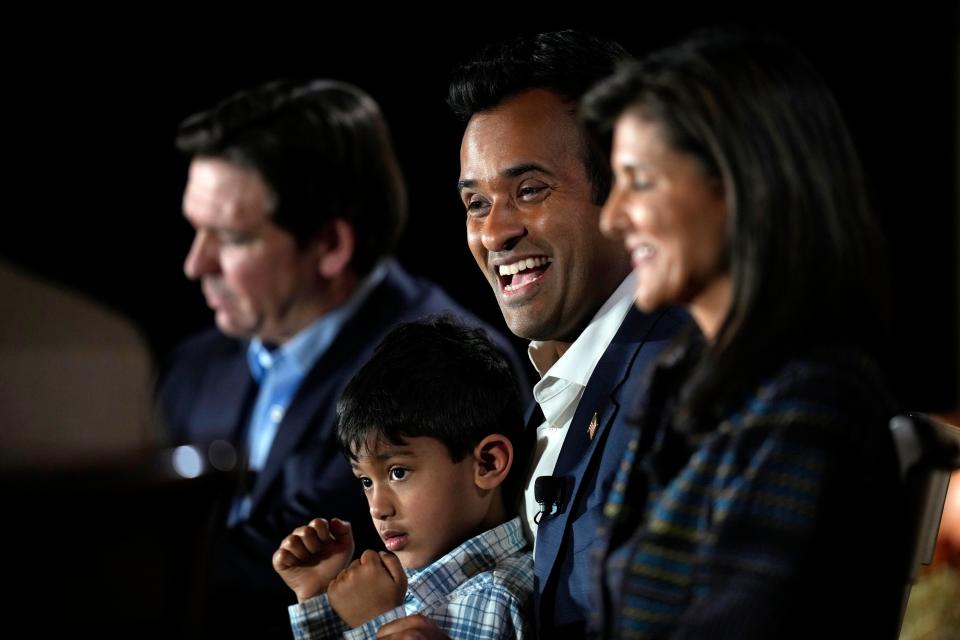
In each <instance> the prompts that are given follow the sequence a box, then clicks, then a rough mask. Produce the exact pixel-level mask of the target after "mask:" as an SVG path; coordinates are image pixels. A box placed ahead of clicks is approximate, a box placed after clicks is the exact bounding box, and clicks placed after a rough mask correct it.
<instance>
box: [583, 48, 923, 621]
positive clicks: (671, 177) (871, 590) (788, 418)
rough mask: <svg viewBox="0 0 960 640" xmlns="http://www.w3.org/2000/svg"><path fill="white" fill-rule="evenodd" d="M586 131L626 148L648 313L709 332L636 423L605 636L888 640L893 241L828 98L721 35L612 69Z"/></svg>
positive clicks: (896, 575)
mask: <svg viewBox="0 0 960 640" xmlns="http://www.w3.org/2000/svg"><path fill="white" fill-rule="evenodd" d="M582 112H583V115H584V119H585V121H586V122H587V124H588V127H589V128H590V129H591V130H592V131H593V133H594V134H595V136H596V137H597V138H598V139H599V140H601V141H609V140H610V136H611V134H612V153H611V158H612V164H613V170H614V176H615V184H614V187H613V190H612V192H611V194H610V197H609V199H608V201H607V203H606V205H605V207H604V210H603V215H602V219H601V226H602V227H603V230H604V231H605V232H606V233H608V234H610V235H615V236H618V237H622V239H623V242H624V244H625V245H626V247H627V249H628V250H629V251H630V252H631V256H632V260H633V268H634V270H635V271H636V274H637V288H636V303H637V306H638V307H639V308H640V309H641V310H643V311H651V310H653V309H656V308H659V307H662V306H665V305H683V306H686V307H687V308H688V310H689V311H690V313H691V315H692V317H693V319H694V320H695V326H694V327H692V328H691V331H690V332H688V333H687V334H686V335H684V336H683V337H682V339H680V340H679V341H678V342H677V344H676V345H675V346H674V348H673V349H671V350H668V352H667V353H666V354H665V357H663V358H661V359H660V361H659V363H658V366H656V367H655V368H654V370H653V371H652V378H651V384H650V386H649V391H648V393H647V395H646V396H645V397H644V398H641V399H639V400H640V402H639V404H638V406H637V408H636V418H637V426H638V430H637V432H636V437H635V438H634V440H633V441H632V443H631V445H630V447H629V449H628V451H627V452H626V454H625V457H624V461H623V465H622V466H621V472H620V475H619V476H618V478H617V480H616V482H615V485H614V487H613V491H612V493H611V497H610V500H609V502H608V504H607V507H606V512H607V517H608V519H607V525H606V528H605V530H604V532H603V534H604V535H605V536H606V552H605V555H604V557H603V563H602V565H601V572H600V575H601V579H600V581H599V584H598V593H599V595H600V597H599V598H598V606H597V609H596V610H597V612H598V613H597V619H596V620H595V623H596V627H597V629H596V630H597V631H598V632H599V633H602V634H603V635H604V636H622V637H644V638H646V637H683V638H688V637H689V638H726V637H731V638H754V637H757V638H768V637H769V638H783V637H819V636H822V635H823V634H825V633H826V634H827V635H832V634H834V633H838V632H840V633H843V632H846V633H849V634H852V635H853V636H855V637H869V638H876V637H889V636H892V635H893V634H894V633H895V631H896V628H897V623H898V615H899V599H900V596H901V593H902V591H901V589H902V586H903V565H904V563H905V555H906V554H905V552H904V551H903V548H904V547H903V545H904V539H905V538H904V534H905V526H906V524H905V520H906V519H905V517H904V516H903V515H902V514H903V513H904V511H903V510H902V498H901V493H900V485H899V479H898V474H897V465H896V456H895V452H894V449H893V444H892V440H891V437H890V435H889V430H888V428H887V421H888V419H889V418H890V417H891V416H892V415H893V414H894V413H895V405H894V404H893V402H892V400H891V398H890V395H889V393H888V392H887V390H886V388H885V386H884V383H883V381H882V379H881V375H880V373H879V369H878V367H877V365H876V364H875V362H874V360H873V358H872V355H871V354H876V353H878V350H879V349H880V347H881V344H882V336H883V334H884V331H883V324H884V323H883V319H884V315H885V314H884V313H883V303H884V299H885V297H884V291H883V282H884V279H883V277H882V276H881V275H880V272H882V271H883V258H882V256H881V234H880V232H879V229H878V225H877V223H876V221H875V220H874V218H873V216H872V213H871V211H870V209H869V206H868V204H867V202H866V198H865V189H864V185H863V178H862V175H861V170H860V165H859V161H858V159H857V156H856V153H855V151H854V149H853V145H852V143H851V140H850V137H849V135H848V133H847V130H846V127H845V125H844V123H843V119H842V117H841V115H840V112H839V109H838V108H837V106H836V104H835V102H834V100H833V98H832V97H831V95H830V93H829V91H828V89H827V88H826V86H825V84H824V82H823V81H822V80H821V78H820V77H819V76H818V75H817V73H816V72H815V71H814V70H813V69H812V67H811V66H810V65H809V64H808V63H807V62H806V61H805V60H804V59H803V58H802V57H801V56H800V55H799V54H798V53H796V52H795V51H794V50H793V49H791V48H790V47H789V46H787V45H785V44H784V43H782V42H781V41H779V40H776V39H774V38H770V37H767V36H762V35H756V34H745V33H740V32H733V31H716V30H715V31H710V32H701V33H699V34H696V35H694V36H692V37H690V38H688V39H687V40H685V41H683V42H682V43H680V44H678V45H676V46H673V47H670V48H668V49H665V50H663V51H661V52H658V53H655V54H653V55H651V56H650V57H648V58H647V59H645V60H643V61H641V62H637V63H630V64H629V65H627V66H625V67H623V68H621V69H620V70H619V72H618V73H617V74H615V75H614V76H613V77H611V78H609V79H608V80H606V81H604V82H603V83H601V85H599V86H598V87H596V88H595V89H594V90H593V91H592V92H591V93H589V94H588V95H587V96H586V98H585V99H584V102H583V107H582ZM901 558H904V560H903V561H901Z"/></svg>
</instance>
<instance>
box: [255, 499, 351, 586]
mask: <svg viewBox="0 0 960 640" xmlns="http://www.w3.org/2000/svg"><path fill="white" fill-rule="evenodd" d="M351 557H353V533H352V532H351V530H350V523H349V522H346V521H344V520H340V519H339V518H333V519H332V520H330V522H327V521H326V520H325V519H323V518H317V519H315V520H312V521H311V522H310V524H308V525H307V526H305V527H297V528H296V529H294V530H293V533H291V534H290V535H289V536H287V537H286V538H284V539H283V542H281V543H280V548H279V549H277V551H276V552H275V553H274V554H273V569H274V571H276V572H277V573H279V574H280V577H281V578H283V581H284V582H286V583H287V586H288V587H290V588H291V589H293V592H294V593H295V594H297V602H303V601H304V600H306V599H308V598H312V597H313V596H316V595H320V594H321V593H324V592H325V591H326V590H327V588H328V587H329V585H330V582H331V581H332V580H333V579H334V578H336V577H337V574H338V573H340V572H341V571H342V570H343V568H344V567H346V566H347V564H348V563H349V562H350V558H351Z"/></svg>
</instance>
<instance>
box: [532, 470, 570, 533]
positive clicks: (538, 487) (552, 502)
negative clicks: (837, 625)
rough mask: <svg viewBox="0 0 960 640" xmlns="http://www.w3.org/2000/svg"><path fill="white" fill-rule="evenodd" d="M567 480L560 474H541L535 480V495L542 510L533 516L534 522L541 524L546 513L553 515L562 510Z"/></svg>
mask: <svg viewBox="0 0 960 640" xmlns="http://www.w3.org/2000/svg"><path fill="white" fill-rule="evenodd" d="M565 484H566V481H565V480H564V478H562V477H558V476H540V477H538V478H537V479H536V480H534V482H533V497H534V499H535V500H536V501H537V504H539V505H540V511H538V512H537V515H535V516H533V522H534V524H540V520H541V519H542V518H543V516H544V515H548V516H552V515H553V514H555V513H556V512H557V511H559V510H560V504H561V502H563V487H564V485H565Z"/></svg>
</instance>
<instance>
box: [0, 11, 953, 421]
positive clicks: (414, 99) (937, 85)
mask: <svg viewBox="0 0 960 640" xmlns="http://www.w3.org/2000/svg"><path fill="white" fill-rule="evenodd" d="M840 4H841V3H834V4H833V5H831V4H826V3H824V4H821V5H819V6H817V5H811V4H810V3H793V4H792V5H790V6H789V7H786V8H783V7H781V8H777V9H771V8H768V9H764V10H762V11H760V12H756V11H748V10H747V9H746V8H729V7H726V8H724V9H723V10H720V9H715V8H714V9H707V10H704V9H703V8H701V7H697V6H696V5H689V4H684V3H679V2H675V3H666V4H664V3H660V4H658V5H656V6H652V5H651V6H646V5H644V4H642V3H632V4H631V5H630V7H631V8H630V10H629V12H626V11H625V10H624V9H617V8H615V7H614V6H613V5H612V4H611V3H604V2H591V3H589V8H590V9H591V11H590V12H588V11H586V10H585V9H580V10H577V11H563V10H559V9H557V8H555V7H548V6H540V5H538V6H526V5H514V6H513V7H512V8H510V9H505V8H497V7H493V6H489V5H478V6H469V7H467V6H464V7H462V8H459V9H457V10H455V11H454V10H443V9H438V10H435V11H434V12H432V13H431V14H429V15H417V13H416V11H415V10H408V11H406V12H403V13H398V12H395V13H394V14H393V15H382V14H381V13H380V10H379V9H374V8H373V7H369V8H358V9H357V10H356V11H353V12H351V13H350V14H349V15H347V14H344V15H338V16H332V15H329V14H321V13H319V12H318V11H305V12H290V13H286V14H283V15H281V14H279V10H278V12H276V13H269V14H264V15H260V14H256V13H250V14H248V15H245V16H242V17H240V18H237V17H236V15H235V12H236V11H237V7H234V8H233V9H231V10H230V12H231V13H229V15H232V16H234V17H233V18H232V19H226V18H225V17H224V16H220V17H218V18H217V19H212V18H209V17H200V16H196V15H190V14H188V13H183V14H182V15H175V14H173V13H172V11H171V13H170V14H168V15H161V16H157V15H121V14H117V13H111V14H110V15H106V14H104V15H102V16H98V15H96V14H91V13H89V12H87V13H84V14H83V15H76V16H70V15H66V16H64V15H58V20H57V22H56V24H55V25H54V24H49V23H48V21H46V19H45V17H44V18H41V17H37V18H36V19H35V20H33V21H28V20H26V19H15V20H14V19H11V20H10V22H9V23H8V24H7V29H6V31H7V32H8V36H11V37H9V38H7V44H3V45H0V53H2V54H3V55H4V58H5V60H6V61H7V62H6V68H7V73H6V74H5V84H6V89H5V91H4V93H5V95H6V98H5V99H4V101H5V102H6V109H5V110H6V111H7V114H8V115H7V119H8V122H7V132H6V133H7V141H6V142H7V143H8V144H6V145H4V147H3V150H4V154H3V155H4V156H6V158H5V160H6V161H5V162H4V165H5V167H6V168H5V169H4V172H5V173H6V176H5V180H4V181H3V182H4V184H5V187H6V189H5V190H6V191H7V198H5V199H4V202H5V204H6V209H7V210H6V215H4V217H3V226H2V228H0V229H2V230H0V255H3V256H5V257H7V258H8V259H10V260H12V261H13V262H15V263H17V264H20V265H22V266H24V267H26V268H28V269H29V270H31V271H33V272H35V273H39V274H42V275H44V276H46V277H48V278H50V279H52V280H55V281H57V282H61V283H64V284H67V285H69V286H71V287H73V288H76V289H79V290H81V291H84V292H86V293H88V294H90V295H91V296H93V297H95V298H97V299H99V300H101V301H103V302H105V303H107V304H108V305H110V306H112V307H113V308H115V309H117V310H119V311H121V312H123V313H125V314H126V315H128V316H130V317H131V318H132V319H134V320H135V321H136V322H137V323H138V324H139V326H140V327H141V328H142V330H143V332H144V335H145V336H146V337H147V340H148V342H149V344H150V346H151V347H152V349H153V350H154V353H155V354H156V355H157V356H158V358H161V359H162V356H163V355H164V354H165V353H166V352H167V351H168V350H169V349H170V347H171V346H173V344H175V343H176V342H177V341H178V340H179V339H180V338H182V337H183V336H185V335H186V334H188V333H189V332H191V331H193V330H196V329H198V328H200V327H203V326H206V325H208V324H209V323H210V322H211V314H210V312H209V311H208V310H207V309H206V307H205V305H204V303H203V298H202V296H201V294H200V292H199V287H198V286H197V285H195V284H193V283H189V282H187V280H186V279H185V278H184V276H183V273H182V271H181V266H182V261H183V258H184V256H185V255H186V252H187V249H188V247H189V242H190V237H191V234H190V229H189V227H188V225H187V224H186V222H185V221H184V220H183V218H182V217H181V215H180V196H181V192H182V188H183V185H184V181H185V176H186V167H187V162H186V160H185V159H183V158H181V157H179V156H178V154H177V153H176V152H175V151H174V149H173V146H172V139H173V135H174V132H175V130H176V126H177V123H178V122H179V121H180V120H182V119H183V118H184V117H186V116H187V115H190V114H191V113H193V112H195V111H198V110H200V109H204V108H207V107H209V106H211V105H212V104H213V103H214V102H216V101H218V100H219V99H221V98H223V97H225V96H226V95H227V94H229V93H232V92H234V91H236V90H239V89H242V88H246V87H249V86H252V85H255V84H258V83H260V82H262V81H266V80H269V79H273V78H275V77H279V76H287V77H302V78H310V77H333V78H338V79H342V80H346V81H348V82H351V83H354V84H356V85H358V86H360V87H362V88H363V89H365V90H366V91H368V92H369V93H370V94H371V95H372V96H373V97H374V98H375V99H376V100H377V101H378V102H379V103H380V105H381V106H382V108H383V110H384V112H385V114H386V117H387V119H388V121H389V123H390V125H391V127H392V130H393V134H394V139H395V143H396V146H397V150H398V154H399V156H400V161H401V163H402V166H403V169H404V172H405V175H406V178H407V181H408V184H409V196H410V198H409V199H410V205H411V221H410V224H409V226H408V228H407V232H406V236H405V239H404V241H403V243H402V245H401V248H400V251H399V256H400V258H401V261H402V262H404V263H405V264H406V265H407V266H408V267H409V268H410V269H411V270H412V271H414V272H416V273H419V274H423V275H427V276H429V277H431V278H433V279H434V280H436V281H438V282H440V283H441V284H442V285H443V286H444V287H445V288H446V289H447V290H448V291H449V292H451V294H452V295H454V297H456V298H458V299H459V300H461V301H462V302H463V303H464V304H466V305H467V306H468V307H470V308H472V309H474V310H475V311H476V312H478V313H479V314H480V315H482V316H484V317H486V318H488V319H491V320H492V321H494V322H495V323H497V325H498V326H502V320H501V317H500V314H499V311H498V309H497V308H496V304H495V302H494V298H493V296H492V295H491V293H490V291H489V289H488V286H487V284H486V283H485V281H484V280H483V279H482V277H481V276H480V274H479V272H478V270H477V268H476V266H475V265H474V263H473V259H472V257H471V256H470V254H469V252H468V250H467V248H466V242H465V234H464V225H463V215H464V214H463V209H462V205H461V204H460V202H459V199H458V198H457V194H456V189H455V183H456V179H457V176H458V169H459V167H458V150H459V140H460V134H461V131H462V125H461V124H460V123H457V122H456V121H454V119H453V118H452V116H451V115H450V114H449V113H448V112H447V108H446V106H445V104H444V96H445V90H446V81H447V77H448V75H449V71H450V69H451V68H452V66H453V65H454V63H455V62H456V61H458V60H460V59H462V58H463V57H464V56H466V55H468V54H469V53H471V52H473V51H475V50H476V49H477V48H478V47H480V46H481V45H482V44H484V43H486V42H488V41H491V40H495V39H500V38H502V37H505V36H509V35H511V34H515V33H518V32H536V31H542V30H550V29H558V28H567V27H574V28H581V29H585V30H589V31H594V32H597V33H601V34H605V35H609V36H612V37H614V38H616V39H617V40H619V41H620V42H621V43H622V44H623V45H624V46H625V47H626V48H627V49H628V50H630V51H631V52H632V53H633V54H635V55H642V54H644V53H645V52H647V51H649V50H651V49H653V48H656V47H659V46H662V45H665V44H668V43H670V42H671V41H673V40H675V39H676V38H678V37H679V36H681V35H683V34H684V33H686V32H688V31H690V30H691V29H693V28H695V27H698V26H703V25H708V24H712V23H716V22H728V21H737V22H747V23H753V24H766V25H769V26H772V27H774V28H775V29H777V30H779V31H780V32H782V33H784V34H785V35H787V36H788V37H789V38H791V39H792V40H794V42H795V43H796V44H797V45H798V46H799V47H800V48H801V49H802V50H803V51H805V52H806V53H807V54H808V56H809V57H810V58H811V59H812V60H813V62H814V64H815V65H816V66H817V67H818V68H819V69H820V70H821V72H822V73H823V74H824V76H825V77H826V80H827V82H828V84H830V86H831V87H832V88H833V90H834V91H835V93H836V95H837V98H838V100H839V102H840V105H841V108H842V109H843V110H844V113H845V114H846V116H847V118H848V121H849V124H850V127H851V129H852V132H853V136H854V139H855V141H856V143H857V145H858V148H859V150H860V151H861V154H862V156H863V159H864V163H865V166H866V169H867V175H868V178H869V181H870V182H869V184H870V189H871V197H872V200H873V202H874V204H875V206H876V208H877V209H878V211H879V213H880V215H881V217H882V220H883V222H884V226H885V228H886V231H887V236H888V240H889V244H890V259H891V261H892V262H891V265H892V269H891V270H892V272H893V274H894V276H895V281H894V291H895V306H896V312H895V316H894V318H893V324H894V326H895V328H896V338H897V339H896V344H895V345H894V350H893V351H892V352H891V353H890V354H889V356H890V357H889V363H888V368H889V373H890V376H891V379H892V381H893V383H894V386H895V388H896V389H897V390H898V392H899V394H900V396H901V398H902V399H903V401H904V403H905V404H906V405H907V406H908V407H909V408H914V409H922V410H944V409H950V408H954V407H956V405H957V395H958V393H957V391H958V388H960V382H958V374H957V370H958V361H960V347H958V325H960V321H958V310H957V298H958V288H960V287H958V271H960V260H958V255H957V245H958V230H957V218H958V216H957V204H956V203H957V200H958V195H957V194H958V191H957V183H958V180H957V173H958V167H957V161H956V157H957V147H958V143H957V140H958V136H957V130H956V127H957V111H958V104H957V57H958V49H957V33H958V20H957V8H956V6H953V5H951V4H950V3H930V5H931V7H932V5H935V4H939V5H940V6H939V7H938V8H929V9H926V11H928V13H920V11H921V10H920V9H913V8H912V7H902V6H901V7H900V8H899V9H898V10H897V11H896V12H895V11H893V10H889V11H882V10H877V9H873V8H871V9H870V10H869V11H866V10H864V11H862V12H860V13H854V14H851V13H850V12H851V11H854V9H852V8H850V7H846V6H840ZM834 5H836V6H834ZM224 11H227V10H226V9H225V10H224ZM261 11H263V10H262V9H261ZM841 11H842V12H844V13H843V15H840V13H839V12H841ZM108 25H114V26H108ZM13 36H15V37H13ZM26 61H30V62H29V64H27V62H26ZM11 143H12V144H11ZM784 294H785V295H789V292H784ZM0 321H2V320H0ZM517 345H518V347H522V342H520V341H517Z"/></svg>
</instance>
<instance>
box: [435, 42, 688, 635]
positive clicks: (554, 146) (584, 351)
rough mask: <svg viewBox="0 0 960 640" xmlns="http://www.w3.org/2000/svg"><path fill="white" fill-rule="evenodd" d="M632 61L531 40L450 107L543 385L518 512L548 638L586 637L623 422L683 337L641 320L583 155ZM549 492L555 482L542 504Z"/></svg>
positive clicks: (471, 188) (466, 174)
mask: <svg viewBox="0 0 960 640" xmlns="http://www.w3.org/2000/svg"><path fill="white" fill-rule="evenodd" d="M626 55H627V54H626V52H625V51H624V50H623V49H622V48H621V47H620V46H619V45H617V44H615V43H613V42H608V41H603V40H600V39H598V38H595V37H593V36H590V35H587V34H583V33H578V32H574V31H564V32H558V33H545V34H540V35H538V36H534V37H532V38H525V37H521V38H518V39H515V40H513V41H510V42H506V43H503V44H499V45H494V46H491V47H488V48H487V49H485V50H484V51H483V52H481V53H480V54H479V55H478V56H477V58H475V59H474V60H472V61H470V62H468V63H466V64H464V65H463V66H462V67H461V68H460V69H459V70H458V71H457V73H456V75H455V77H454V79H453V81H452V83H451V86H450V93H449V97H448V103H449V104H450V106H451V107H452V108H453V110H454V111H455V112H456V113H457V114H458V115H459V116H461V117H462V118H463V119H464V120H465V121H466V129H465V131H464V135H463V141H462V144H461V148H460V181H459V184H458V187H459V190H460V195H461V199H462V200H463V204H464V207H465V209H466V225H467V242H468V244H469V246H470V250H471V251H472V253H473V256H474V258H475V259H476V261H477V265H478V266H479V267H480V270H481V271H482V272H483V274H484V275H485V276H486V278H487V280H488V281H489V282H490V286H491V288H492V289H493V292H494V295H495V296H496V297H497V302H498V303H499V305H500V309H501V311H502V312H503V317H504V319H505V320H506V322H507V325H508V326H509V327H510V329H511V331H513V332H514V333H515V334H517V335H518V336H522V337H524V338H529V339H530V340H531V341H532V342H531V343H530V347H529V354H530V358H531V360H532V361H533V363H534V366H535V367H536V369H537V371H538V373H539V374H540V376H541V380H540V381H539V382H538V383H537V385H536V386H535V387H534V398H535V399H536V401H537V405H536V406H535V407H534V411H533V413H532V415H531V416H529V419H528V421H527V429H526V434H527V442H528V447H529V448H530V449H531V450H532V451H531V456H530V462H529V467H528V469H527V475H526V480H527V482H526V491H525V498H524V500H523V505H522V513H523V516H524V518H523V519H524V523H525V525H526V528H527V531H528V533H529V535H530V537H531V538H533V539H535V542H536V546H535V556H534V557H535V561H534V568H535V578H536V595H537V598H536V606H537V623H538V626H539V628H538V633H539V635H540V636H541V637H555V636H557V637H559V635H558V634H562V633H572V634H577V633H579V632H581V631H582V629H583V625H584V621H585V619H586V618H587V616H588V615H589V607H590V595H589V593H590V579H591V564H590V562H591V550H592V544H593V542H594V541H595V538H596V536H595V534H596V531H597V527H598V526H599V524H600V523H601V521H602V515H603V514H602V511H603V506H604V503H605V500H606V497H607V494H608V491H609V488H610V485H611V484H612V483H613V479H614V474H615V473H616V469H617V466H618V464H619V462H620V459H621V456H622V453H623V450H624V447H625V446H626V444H627V442H628V441H629V431H630V426H629V422H628V419H627V417H628V414H629V408H630V407H631V406H632V403H633V401H634V398H635V397H636V396H637V395H639V394H642V393H643V391H644V383H643V380H644V377H645V372H646V370H647V368H648V366H649V364H650V362H651V361H652V360H653V359H654V358H655V357H656V355H657V354H658V353H659V352H660V350H661V349H662V348H663V347H664V346H665V345H666V344H667V342H669V340H670V339H671V337H672V336H673V335H674V333H675V332H676V331H677V330H678V329H679V328H680V327H681V326H682V325H684V324H685V323H686V322H687V318H686V316H685V314H683V313H681V312H678V311H673V310H667V311H658V312H656V313H652V314H643V313H640V312H638V311H636V310H635V309H634V308H633V305H632V302H633V291H634V288H635V287H634V284H633V280H632V276H629V275H628V274H629V273H630V261H629V257H628V255H627V253H626V251H625V249H624V248H623V246H622V244H621V245H620V246H617V245H616V244H614V243H611V242H610V240H609V239H607V238H605V237H604V236H603V235H602V234H601V233H600V228H599V217H600V207H601V205H602V203H603V202H604V199H605V198H606V195H607V192H608V191H609V185H610V173H609V167H608V163H607V161H606V159H605V157H604V156H603V155H602V154H601V153H600V152H599V151H598V150H595V149H594V148H593V147H592V146H590V145H589V144H588V142H587V140H586V138H585V135H584V133H583V132H582V130H581V128H580V126H579V123H578V121H577V115H576V113H577V103H578V100H579V98H580V97H581V96H582V95H583V94H584V93H585V92H586V90H587V89H589V88H590V87H591V85H593V84H594V83H595V82H597V81H598V80H600V79H602V78H604V77H606V76H607V75H609V74H610V73H611V72H612V71H613V69H614V67H615V65H616V63H617V62H618V61H619V60H621V59H623V58H625V57H626ZM534 440H535V444H534ZM604 451H612V452H613V453H612V454H611V455H606V454H605V453H604ZM518 463H520V459H519V458H518ZM521 468H522V466H521ZM540 477H547V478H549V479H547V480H544V481H541V483H540V487H541V496H540V498H541V500H540V501H539V502H538V501H537V499H536V497H537V496H536V493H537V492H536V485H537V479H538V478H540ZM544 494H546V496H545V495H544ZM571 637H573V636H571Z"/></svg>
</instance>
